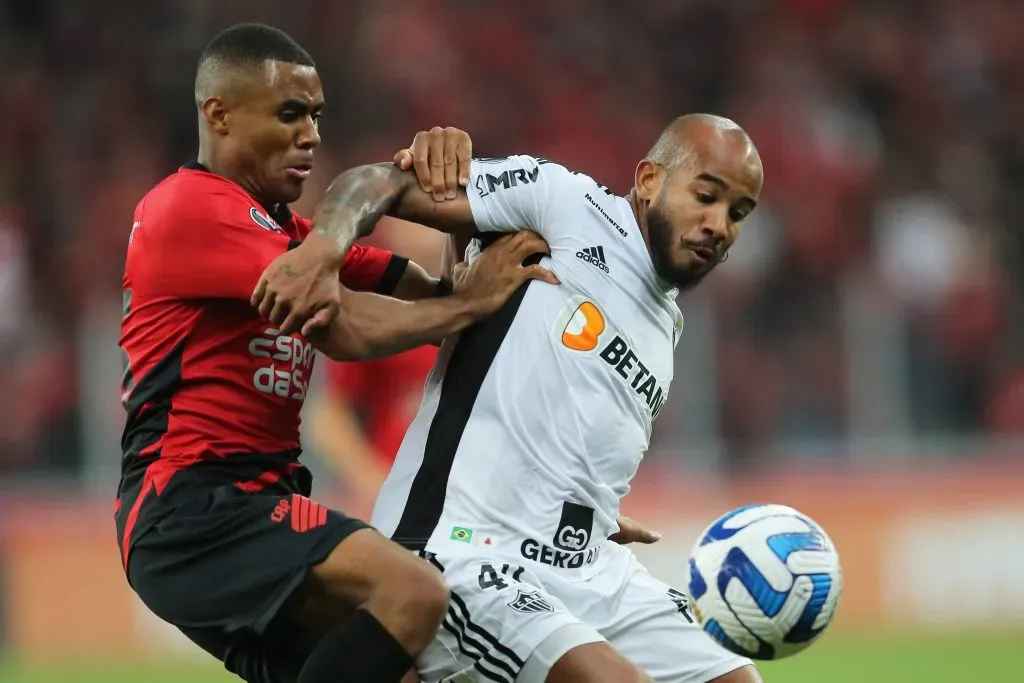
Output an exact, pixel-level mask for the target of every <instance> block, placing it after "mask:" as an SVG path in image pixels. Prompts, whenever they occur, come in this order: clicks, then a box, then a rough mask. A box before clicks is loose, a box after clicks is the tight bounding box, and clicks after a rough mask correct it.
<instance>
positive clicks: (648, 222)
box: [632, 114, 764, 290]
mask: <svg viewBox="0 0 1024 683" xmlns="http://www.w3.org/2000/svg"><path fill="white" fill-rule="evenodd" d="M635 180H636V185H635V187H634V190H633V194H632V197H633V199H634V213H635V215H636V216H637V221H638V222H639V223H640V227H641V230H643V231H644V234H645V238H646V239H647V246H648V249H649V251H650V253H651V259H652V261H653V262H654V268H655V270H656V271H657V273H658V275H659V276H660V277H661V278H662V279H663V280H666V281H668V282H670V283H673V284H674V285H675V286H677V287H679V288H680V289H684V290H685V289H689V288H691V287H694V286H696V284H697V283H698V282H700V281H701V279H703V278H704V276H706V275H707V274H708V273H709V272H711V270H712V269H713V268H714V267H715V266H716V265H718V264H719V263H720V262H721V261H722V260H723V259H724V258H725V255H726V254H727V253H728V250H729V248H730V247H731V246H732V245H733V243H734V242H735V241H736V238H737V237H738V236H739V231H740V224H741V223H742V222H743V220H744V219H745V218H746V217H747V216H749V215H750V212H751V211H753V210H754V207H756V206H757V201H758V198H759V196H760V194H761V186H762V184H763V182H764V173H763V171H762V168H761V158H760V157H759V156H758V153H757V149H756V148H755V147H754V143H753V142H751V140H750V137H749V136H748V135H747V134H746V132H745V131H744V130H743V129H742V128H740V127H739V126H738V125H736V124H735V123H734V122H733V121H730V120H729V119H726V118H722V117H721V116H712V115H710V114H688V115H686V116H680V117H679V118H677V119H676V120H674V121H672V122H671V123H670V124H668V126H666V127H665V130H664V131H662V133H661V135H660V136H659V137H658V141H657V142H656V143H655V144H654V147H652V148H651V151H650V152H648V154H647V158H646V159H644V160H643V161H641V162H640V163H639V165H637V169H636V179H635Z"/></svg>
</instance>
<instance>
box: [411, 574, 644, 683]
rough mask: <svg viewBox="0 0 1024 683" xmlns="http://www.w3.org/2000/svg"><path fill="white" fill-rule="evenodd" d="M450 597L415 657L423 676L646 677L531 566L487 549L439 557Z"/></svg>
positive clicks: (575, 681) (593, 681) (583, 680)
mask: <svg viewBox="0 0 1024 683" xmlns="http://www.w3.org/2000/svg"><path fill="white" fill-rule="evenodd" d="M430 561H431V562H433V563H435V566H438V567H439V568H440V569H441V570H442V571H443V572H444V578H445V580H446V582H447V583H448V585H449V587H450V589H451V603H450V605H449V608H448V613H447V615H446V616H445V618H444V621H443V623H442V630H441V631H440V632H439V633H438V635H437V637H436V638H435V640H434V641H433V642H432V643H431V644H430V645H428V646H427V648H426V650H424V651H423V653H422V654H421V655H420V656H419V657H418V658H417V665H418V667H419V673H420V677H421V678H422V679H423V680H424V681H428V682H429V683H434V682H436V681H442V680H444V681H447V680H458V681H465V682H467V683H469V682H472V683H477V682H479V683H490V682H491V681H498V682H503V683H512V682H513V681H519V682H522V683H543V682H544V681H548V682H549V683H634V682H636V683H647V682H648V681H650V679H649V678H648V677H646V676H645V675H644V674H643V673H642V672H641V671H640V670H639V669H638V668H637V667H636V666H635V665H633V664H631V663H630V662H628V661H626V660H625V659H624V658H623V657H622V656H620V655H619V654H617V653H616V652H615V651H614V650H613V649H612V647H611V646H609V645H608V643H607V642H604V639H603V638H602V637H601V635H600V634H599V633H597V632H596V631H595V630H594V629H593V628H592V627H590V626H588V625H586V624H584V623H582V622H581V621H580V620H579V619H577V618H576V617H575V616H573V615H572V614H571V613H570V611H569V609H568V608H567V607H566V605H565V604H564V603H563V602H561V601H560V600H559V599H558V598H557V597H555V596H552V595H551V594H550V593H548V592H547V591H546V589H545V587H544V585H543V578H542V577H541V575H540V574H538V573H535V572H534V571H533V569H532V568H525V567H522V566H519V565H515V564H510V563H508V564H507V563H505V562H504V561H502V560H500V559H495V558H490V559H488V558H486V557H482V556H475V557H471V556H459V557H442V558H437V557H433V556H430Z"/></svg>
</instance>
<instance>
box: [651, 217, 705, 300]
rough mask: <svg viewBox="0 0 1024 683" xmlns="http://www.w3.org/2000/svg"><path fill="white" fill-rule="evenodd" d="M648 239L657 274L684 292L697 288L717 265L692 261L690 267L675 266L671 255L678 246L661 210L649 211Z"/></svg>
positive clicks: (666, 218) (669, 224)
mask: <svg viewBox="0 0 1024 683" xmlns="http://www.w3.org/2000/svg"><path fill="white" fill-rule="evenodd" d="M647 239H648V240H650V243H651V261H653V262H654V270H655V272H657V273H658V275H659V276H660V277H661V279H662V280H666V281H668V282H670V283H672V284H673V285H675V286H676V287H678V288H679V290H680V291H682V292H685V291H688V290H691V289H693V288H694V287H696V286H697V284H698V283H699V282H700V281H701V280H703V279H704V276H705V275H707V274H708V273H710V272H711V271H712V270H713V269H714V267H715V266H716V265H717V263H711V264H708V265H706V266H705V265H701V264H699V263H694V262H693V261H691V262H690V265H688V266H686V267H683V268H679V267H676V266H673V265H672V262H671V259H670V258H669V254H671V253H672V251H673V250H674V249H675V248H676V247H677V244H676V240H675V238H674V237H673V235H672V224H671V223H670V222H669V220H668V217H667V216H665V214H664V213H663V212H662V211H661V209H658V208H656V207H654V206H651V207H649V208H648V210H647Z"/></svg>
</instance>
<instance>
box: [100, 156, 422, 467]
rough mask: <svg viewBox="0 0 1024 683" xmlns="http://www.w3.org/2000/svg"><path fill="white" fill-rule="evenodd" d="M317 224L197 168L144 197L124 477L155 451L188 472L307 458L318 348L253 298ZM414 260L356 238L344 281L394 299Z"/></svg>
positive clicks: (136, 243)
mask: <svg viewBox="0 0 1024 683" xmlns="http://www.w3.org/2000/svg"><path fill="white" fill-rule="evenodd" d="M309 231H310V223H309V221H308V220H306V219H304V218H302V217H300V216H298V215H296V214H293V213H292V212H291V211H290V210H289V209H288V208H287V207H286V206H282V207H280V208H279V209H278V210H277V211H274V212H268V211H267V210H266V209H265V208H264V207H262V206H261V205H260V204H259V203H258V202H257V201H256V200H255V199H254V198H253V197H252V196H251V195H249V194H248V193H247V192H246V191H245V190H244V189H242V188H241V187H240V186H239V185H237V184H235V183H233V182H231V181H230V180H228V179H226V178H224V177H221V176H218V175H215V174H213V173H210V172H208V171H206V170H205V169H204V168H203V167H202V166H199V165H197V164H193V165H190V166H185V167H183V168H181V169H180V170H179V171H178V172H177V173H175V174H173V175H171V176H170V177H168V178H167V179H165V180H164V181H163V182H161V183H160V184H159V185H157V186H156V187H155V188H153V189H152V190H151V191H150V192H149V193H148V194H147V195H146V196H145V197H144V198H143V199H142V201H141V202H139V205H138V207H137V208H136V210H135V217H134V224H133V226H132V232H131V236H130V238H129V244H128V255H127V261H126V265H125V274H124V280H123V283H122V284H123V291H124V319H123V322H122V326H121V342H120V346H121V350H122V353H123V356H124V365H125V373H124V380H123V382H122V401H123V404H124V407H125V409H126V411H127V413H128V419H127V424H126V425H125V429H124V435H123V437H122V442H121V446H122V452H123V453H122V454H123V465H122V469H123V470H124V471H125V472H127V470H129V469H133V468H134V467H136V466H138V465H142V466H143V467H148V465H149V464H152V462H153V461H155V460H156V459H159V460H160V461H161V463H162V465H163V467H161V469H162V470H164V471H177V470H180V469H182V468H184V467H188V466H189V465H191V464H194V463H196V462H199V461H202V460H209V459H218V460H219V459H224V461H223V462H222V465H225V466H226V465H228V464H229V463H230V456H232V455H240V454H247V455H254V454H285V453H288V454H290V457H291V458H292V459H293V458H294V457H295V456H296V455H297V452H298V449H299V410H300V408H301V407H302V402H303V399H304V398H305V396H306V390H307V387H308V383H309V379H310V374H311V372H312V370H313V357H314V355H315V352H314V351H313V349H312V347H311V346H310V343H309V342H308V341H307V340H306V339H305V338H303V337H302V336H301V335H299V334H293V335H282V334H280V333H279V331H278V330H276V329H275V328H274V326H273V325H272V324H270V323H269V322H267V321H266V320H265V319H263V318H262V317H260V315H259V313H258V312H257V311H256V310H255V309H254V308H252V306H250V304H249V297H250V296H251V294H252V292H253V289H254V288H255V286H256V284H257V282H258V280H259V277H260V275H261V274H262V272H263V270H264V269H265V268H266V267H267V266H268V265H269V264H270V262H271V261H272V260H273V259H274V258H276V257H277V256H279V255H281V254H283V253H284V252H285V251H287V250H288V249H289V248H291V247H293V246H295V245H296V244H298V243H299V242H301V240H303V239H304V238H305V237H306V235H307V234H308V233H309ZM406 264H407V261H406V259H404V258H401V257H399V256H396V255H394V254H392V253H391V252H388V251H383V250H380V249H375V248H372V247H362V246H359V245H357V246H354V247H353V248H352V250H351V251H350V252H349V254H348V256H347V257H346V259H345V262H344V264H343V266H342V268H341V274H340V276H341V280H342V282H343V283H344V284H345V285H346V286H347V287H349V288H351V289H358V290H370V291H377V292H380V293H384V294H389V293H390V292H391V291H392V290H393V289H394V286H395V284H396V283H397V282H398V280H399V279H400V278H401V276H402V274H403V272H404V271H405V266H406ZM240 464H241V463H240ZM240 474H241V473H240ZM243 476H244V475H243Z"/></svg>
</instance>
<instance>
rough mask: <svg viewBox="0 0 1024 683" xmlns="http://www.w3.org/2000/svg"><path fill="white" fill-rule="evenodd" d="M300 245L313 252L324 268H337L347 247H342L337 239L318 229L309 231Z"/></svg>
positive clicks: (339, 266) (343, 259)
mask: <svg viewBox="0 0 1024 683" xmlns="http://www.w3.org/2000/svg"><path fill="white" fill-rule="evenodd" d="M302 246H303V247H304V248H306V249H308V250H309V251H310V252H311V253H312V254H315V255H316V257H317V258H318V260H319V261H320V262H321V263H322V264H323V267H324V269H325V270H338V269H339V268H341V264H342V263H343V262H344V261H345V253H346V252H347V251H348V249H345V248H342V245H340V244H339V243H338V241H337V240H336V239H335V238H333V237H331V236H330V235H328V234H327V233H324V232H321V231H319V230H314V231H312V232H311V233H309V236H307V237H306V239H305V240H304V241H303V243H302Z"/></svg>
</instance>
